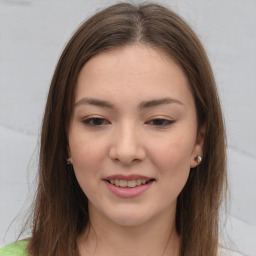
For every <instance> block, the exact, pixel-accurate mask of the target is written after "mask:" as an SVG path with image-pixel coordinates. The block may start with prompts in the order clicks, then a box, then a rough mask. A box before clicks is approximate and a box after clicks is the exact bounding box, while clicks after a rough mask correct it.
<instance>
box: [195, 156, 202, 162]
mask: <svg viewBox="0 0 256 256" xmlns="http://www.w3.org/2000/svg"><path fill="white" fill-rule="evenodd" d="M196 161H197V163H199V164H200V163H201V162H202V157H201V156H199V155H198V156H196Z"/></svg>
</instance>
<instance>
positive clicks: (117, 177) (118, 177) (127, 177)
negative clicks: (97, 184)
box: [103, 174, 154, 181]
mask: <svg viewBox="0 0 256 256" xmlns="http://www.w3.org/2000/svg"><path fill="white" fill-rule="evenodd" d="M139 179H145V180H146V181H149V180H154V178H152V177H147V176H142V175H138V174H131V175H122V174H116V175H111V176H108V177H105V178H103V180H139Z"/></svg>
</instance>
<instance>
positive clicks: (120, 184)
mask: <svg viewBox="0 0 256 256" xmlns="http://www.w3.org/2000/svg"><path fill="white" fill-rule="evenodd" d="M119 186H120V187H123V188H124V187H127V180H120V183H119Z"/></svg>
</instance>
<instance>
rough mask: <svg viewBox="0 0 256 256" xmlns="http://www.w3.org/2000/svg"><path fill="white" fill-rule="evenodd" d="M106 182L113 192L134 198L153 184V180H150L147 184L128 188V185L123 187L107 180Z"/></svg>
mask: <svg viewBox="0 0 256 256" xmlns="http://www.w3.org/2000/svg"><path fill="white" fill-rule="evenodd" d="M104 182H105V184H106V185H107V187H108V189H109V190H110V191H111V192H112V193H113V194H115V195H116V196H118V197H122V198H132V197H136V196H139V195H141V194H142V193H143V192H145V191H146V190H147V189H148V188H149V187H150V186H151V185H152V184H153V181H150V182H148V183H147V184H144V185H140V186H136V187H134V188H127V187H126V188H123V187H117V186H115V185H113V184H111V183H109V182H108V181H106V180H104Z"/></svg>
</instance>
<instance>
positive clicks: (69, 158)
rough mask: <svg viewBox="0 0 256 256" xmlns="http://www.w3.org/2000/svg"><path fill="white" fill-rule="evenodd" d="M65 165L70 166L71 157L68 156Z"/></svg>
mask: <svg viewBox="0 0 256 256" xmlns="http://www.w3.org/2000/svg"><path fill="white" fill-rule="evenodd" d="M66 164H67V165H72V158H71V156H69V157H68V158H67V159H66Z"/></svg>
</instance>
